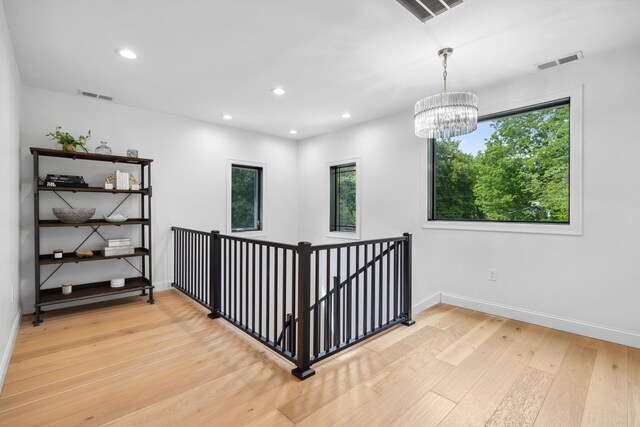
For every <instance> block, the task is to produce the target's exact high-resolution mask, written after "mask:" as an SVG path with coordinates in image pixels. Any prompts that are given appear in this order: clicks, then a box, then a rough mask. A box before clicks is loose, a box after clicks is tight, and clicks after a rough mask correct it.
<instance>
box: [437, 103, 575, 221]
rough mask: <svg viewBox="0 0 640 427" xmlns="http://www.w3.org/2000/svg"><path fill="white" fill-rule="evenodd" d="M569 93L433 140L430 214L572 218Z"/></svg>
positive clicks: (489, 218)
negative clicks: (468, 130)
mask: <svg viewBox="0 0 640 427" xmlns="http://www.w3.org/2000/svg"><path fill="white" fill-rule="evenodd" d="M569 119H570V105H569V100H568V99H564V100H559V101H554V102H552V103H546V104H544V105H538V106H532V107H529V108H526V109H521V110H519V111H515V112H514V111H512V112H507V113H501V114H496V115H492V116H489V117H484V118H480V120H479V123H478V129H477V130H476V131H475V132H473V133H471V134H468V135H464V136H460V137H455V138H449V139H441V140H435V141H431V144H432V146H431V148H432V149H431V153H433V154H432V158H431V166H432V180H431V182H432V187H431V212H430V217H431V219H434V220H458V221H503V222H537V223H561V224H568V223H569Z"/></svg>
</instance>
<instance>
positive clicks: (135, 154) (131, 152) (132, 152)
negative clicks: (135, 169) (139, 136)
mask: <svg viewBox="0 0 640 427" xmlns="http://www.w3.org/2000/svg"><path fill="white" fill-rule="evenodd" d="M127 157H135V158H137V157H138V150H135V149H133V148H129V149H128V150H127Z"/></svg>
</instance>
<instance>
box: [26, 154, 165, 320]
mask: <svg viewBox="0 0 640 427" xmlns="http://www.w3.org/2000/svg"><path fill="white" fill-rule="evenodd" d="M31 154H32V155H33V208H34V217H33V226H34V268H35V304H34V307H35V320H34V321H33V325H34V326H38V325H39V324H40V323H42V318H41V315H42V308H43V307H45V306H53V305H56V304H61V303H66V302H69V301H84V302H87V303H88V302H91V300H92V299H94V298H98V297H104V296H108V295H119V294H128V293H131V292H140V295H141V296H142V295H147V292H148V295H149V297H148V299H147V302H148V303H149V304H153V303H154V299H153V281H152V240H151V195H152V187H151V162H152V161H153V160H152V159H143V158H134V157H125V156H113V155H105V154H94V153H78V152H67V151H62V150H52V149H47V148H38V147H31ZM40 157H57V158H65V159H69V160H88V161H97V162H107V163H126V164H133V165H138V166H140V190H105V189H104V188H100V187H86V188H68V187H47V186H44V185H42V184H43V181H42V179H41V178H40ZM145 173H146V175H145ZM41 191H44V192H54V193H55V194H56V195H57V196H58V197H59V198H60V199H62V200H63V201H64V202H65V203H66V204H67V205H68V206H69V207H72V206H71V205H70V204H69V203H68V202H67V201H66V200H65V198H64V197H63V196H62V195H61V194H60V193H63V194H64V193H68V192H72V193H111V194H124V195H126V197H125V198H124V200H122V201H121V202H120V204H118V205H117V206H116V208H115V209H114V211H115V210H116V209H118V207H120V206H121V205H122V203H124V201H126V200H127V199H128V198H129V197H131V196H137V195H139V196H140V208H141V218H129V219H128V220H127V221H125V222H121V223H113V222H107V221H105V220H103V219H102V220H101V219H91V220H89V221H87V222H84V223H82V224H65V223H63V222H60V221H58V220H41V219H40V192H41ZM123 226H125V227H126V226H139V227H140V236H141V247H138V248H135V251H134V253H133V254H131V255H119V256H108V257H107V256H104V254H103V253H102V251H94V255H93V256H92V257H90V258H80V257H78V256H76V254H75V250H74V251H72V252H68V253H64V254H63V256H62V258H60V259H55V258H54V257H53V255H50V254H41V253H40V228H46V227H67V228H80V227H83V228H84V227H89V228H90V230H89V231H90V234H89V235H88V236H87V238H86V239H85V240H84V241H83V242H82V243H81V244H80V245H79V246H78V248H76V250H77V249H79V248H80V246H81V245H82V244H83V243H84V242H85V241H86V240H87V239H88V238H89V237H90V236H91V235H93V234H94V233H95V234H97V235H98V236H99V237H101V238H102V239H104V240H105V241H106V239H105V238H104V237H103V236H102V234H100V231H99V229H100V227H123ZM129 258H140V259H141V260H142V263H141V264H142V268H140V269H139V268H137V267H136V266H135V265H134V264H132V263H131V262H130V261H129ZM112 259H121V260H123V261H125V262H127V263H129V265H131V267H133V268H134V269H135V270H137V272H138V273H139V276H136V277H129V278H127V279H125V285H124V286H123V287H120V288H112V287H110V282H109V281H105V282H94V283H84V284H74V286H73V292H72V293H71V294H69V295H64V294H63V293H62V290H61V288H60V287H54V288H44V289H43V288H42V286H43V285H44V284H45V283H46V281H47V280H49V279H50V278H51V277H52V276H53V275H54V274H55V273H56V272H57V271H58V270H59V269H60V267H62V266H63V265H65V264H75V263H79V262H99V261H104V260H112ZM43 265H51V266H54V267H55V269H54V271H53V272H52V273H51V274H49V275H48V276H47V277H46V279H45V280H44V281H43V280H42V276H41V271H40V267H41V266H43Z"/></svg>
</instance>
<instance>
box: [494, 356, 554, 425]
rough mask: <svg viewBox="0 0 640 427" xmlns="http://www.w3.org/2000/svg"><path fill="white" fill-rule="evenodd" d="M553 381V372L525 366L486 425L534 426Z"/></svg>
mask: <svg viewBox="0 0 640 427" xmlns="http://www.w3.org/2000/svg"><path fill="white" fill-rule="evenodd" d="M552 381H553V375H552V374H550V373H548V372H545V371H541V370H538V369H535V368H531V367H525V368H524V370H523V371H522V373H521V374H520V376H519V377H518V379H517V380H516V382H515V383H514V385H513V387H511V390H509V393H507V395H506V396H505V398H504V399H503V400H502V402H500V405H498V408H497V409H496V410H495V412H494V413H493V414H492V416H491V418H490V419H489V421H487V424H486V426H487V427H498V426H504V427H528V426H532V425H533V423H534V421H535V420H536V417H537V416H538V411H540V408H541V407H542V402H544V398H545V397H546V395H547V393H548V391H549V388H550V387H551V383H552Z"/></svg>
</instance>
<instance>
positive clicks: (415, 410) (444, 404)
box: [390, 392, 456, 427]
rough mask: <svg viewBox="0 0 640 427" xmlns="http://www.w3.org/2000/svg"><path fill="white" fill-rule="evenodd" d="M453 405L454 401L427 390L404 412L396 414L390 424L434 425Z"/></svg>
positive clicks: (397, 425) (403, 425)
mask: <svg viewBox="0 0 640 427" xmlns="http://www.w3.org/2000/svg"><path fill="white" fill-rule="evenodd" d="M455 406H456V404H455V402H452V401H450V400H449V399H446V398H444V397H442V396H440V395H439V394H436V393H432V392H427V394H425V395H424V396H422V397H421V398H420V400H418V401H417V402H416V403H415V404H414V405H412V406H411V407H410V408H409V409H407V410H406V411H405V412H402V413H399V414H397V417H396V419H395V421H393V422H392V423H391V424H390V426H393V427H405V426H416V427H435V426H437V425H439V424H440V422H441V421H442V420H443V419H444V417H446V416H447V414H448V413H449V412H451V410H452V409H453V408H454V407H455Z"/></svg>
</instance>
